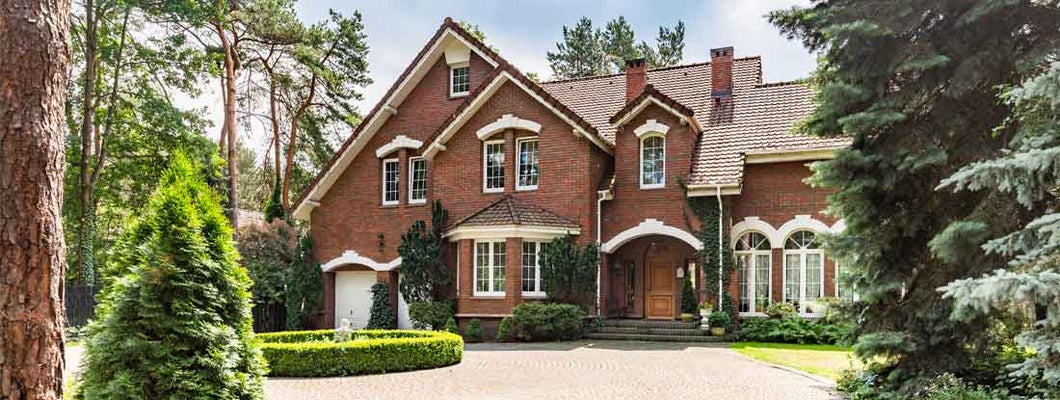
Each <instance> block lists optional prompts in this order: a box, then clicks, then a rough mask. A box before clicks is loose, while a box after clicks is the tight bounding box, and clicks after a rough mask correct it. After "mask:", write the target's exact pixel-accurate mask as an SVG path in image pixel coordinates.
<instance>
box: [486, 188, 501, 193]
mask: <svg viewBox="0 0 1060 400" xmlns="http://www.w3.org/2000/svg"><path fill="white" fill-rule="evenodd" d="M482 193H484V194H501V193H504V188H499V189H482Z"/></svg>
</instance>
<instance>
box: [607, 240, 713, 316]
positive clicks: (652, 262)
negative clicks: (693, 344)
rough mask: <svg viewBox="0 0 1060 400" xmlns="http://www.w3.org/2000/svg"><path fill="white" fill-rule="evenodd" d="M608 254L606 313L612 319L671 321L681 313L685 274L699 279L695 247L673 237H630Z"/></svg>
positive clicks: (696, 284)
mask: <svg viewBox="0 0 1060 400" xmlns="http://www.w3.org/2000/svg"><path fill="white" fill-rule="evenodd" d="M609 250H611V252H610V253H608V254H606V255H605V257H604V258H605V263H604V264H605V265H604V268H606V269H607V271H606V274H605V275H607V276H608V279H606V280H605V282H604V285H606V295H605V296H604V299H603V312H604V313H605V315H606V316H607V317H611V318H644V319H661V320H672V319H675V318H678V317H679V316H680V314H681V307H680V304H681V289H682V285H683V283H684V279H685V278H686V277H688V278H690V279H692V280H693V285H694V286H695V287H699V286H700V284H701V282H698V279H697V278H696V277H697V276H698V273H697V272H698V271H697V268H696V249H695V248H694V247H692V245H690V244H688V243H687V242H686V241H684V240H682V239H680V238H676V237H673V236H667V235H660V234H650V235H646V236H640V237H636V238H633V239H630V240H628V241H626V242H625V243H623V244H622V245H621V246H619V247H617V248H611V249H609Z"/></svg>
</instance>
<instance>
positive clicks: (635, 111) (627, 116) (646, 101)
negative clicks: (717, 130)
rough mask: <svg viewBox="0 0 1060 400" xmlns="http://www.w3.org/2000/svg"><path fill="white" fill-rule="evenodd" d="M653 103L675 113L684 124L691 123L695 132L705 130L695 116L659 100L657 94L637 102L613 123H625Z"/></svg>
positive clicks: (615, 124) (620, 124)
mask: <svg viewBox="0 0 1060 400" xmlns="http://www.w3.org/2000/svg"><path fill="white" fill-rule="evenodd" d="M651 104H654V105H657V106H659V108H662V109H663V110H665V111H666V112H668V113H670V114H673V115H674V116H675V117H677V118H678V119H679V120H680V121H681V123H682V124H689V125H691V126H692V128H693V131H694V132H696V133H699V132H702V131H703V127H701V126H699V121H696V119H695V118H690V117H688V116H686V115H684V114H681V113H680V112H678V111H677V110H676V109H674V108H673V107H670V106H669V105H668V104H666V103H663V102H661V101H659V99H656V98H655V96H648V97H647V98H646V99H644V100H643V101H641V102H640V103H639V104H637V106H636V107H634V108H633V109H632V110H630V111H629V112H627V113H626V114H625V115H623V116H622V118H619V119H618V121H615V123H613V124H611V125H614V126H622V125H625V124H626V123H627V122H629V121H630V120H631V119H633V117H635V116H637V114H640V112H641V111H644V109H645V108H648V106H649V105H651Z"/></svg>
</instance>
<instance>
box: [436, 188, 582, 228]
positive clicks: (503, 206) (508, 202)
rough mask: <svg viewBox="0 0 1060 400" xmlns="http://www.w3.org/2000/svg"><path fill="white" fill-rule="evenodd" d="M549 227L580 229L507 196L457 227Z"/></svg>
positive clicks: (575, 225)
mask: <svg viewBox="0 0 1060 400" xmlns="http://www.w3.org/2000/svg"><path fill="white" fill-rule="evenodd" d="M505 225H524V226H548V227H558V228H572V229H578V227H579V226H578V223H577V222H574V221H571V220H570V219H567V218H566V217H563V216H561V215H559V214H556V213H554V212H552V211H549V210H546V209H544V208H541V207H538V206H535V205H532V204H529V203H526V202H523V201H522V200H519V199H516V198H515V197H512V196H511V195H505V196H504V197H502V198H500V199H498V200H497V201H495V202H493V203H491V204H490V205H488V206H486V207H484V208H483V209H481V210H478V211H476V212H475V213H473V214H471V215H469V216H467V217H466V218H464V219H462V220H460V221H457V222H456V223H455V224H453V225H451V226H450V228H455V227H457V226H505Z"/></svg>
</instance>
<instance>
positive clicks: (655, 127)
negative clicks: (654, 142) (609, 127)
mask: <svg viewBox="0 0 1060 400" xmlns="http://www.w3.org/2000/svg"><path fill="white" fill-rule="evenodd" d="M667 132H670V127H669V126H666V124H663V123H661V122H659V121H656V120H654V119H649V120H648V121H647V122H645V123H644V125H641V126H638V127H637V129H634V130H633V134H634V135H637V138H638V139H640V138H641V137H642V136H644V135H647V134H649V133H659V134H662V135H663V136H666V133H667Z"/></svg>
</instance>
